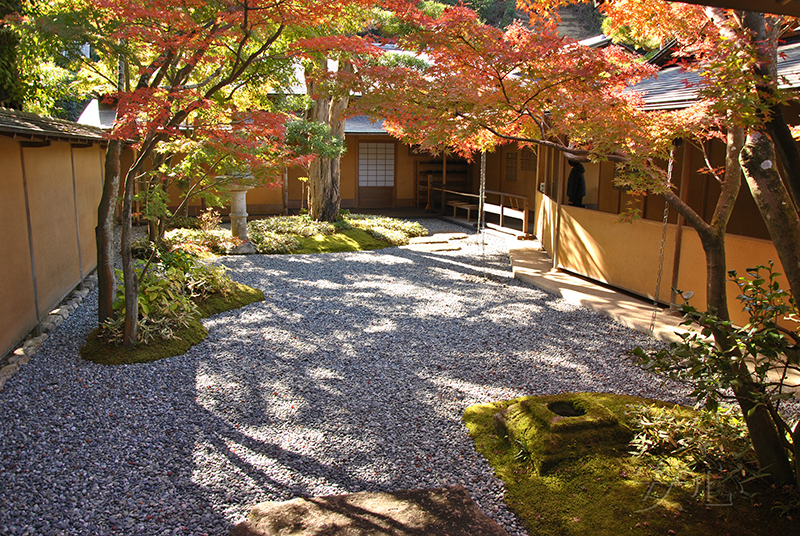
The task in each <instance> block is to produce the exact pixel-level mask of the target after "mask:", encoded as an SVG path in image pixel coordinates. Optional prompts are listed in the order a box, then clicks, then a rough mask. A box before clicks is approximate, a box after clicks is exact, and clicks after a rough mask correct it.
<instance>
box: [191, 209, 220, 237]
mask: <svg viewBox="0 0 800 536" xmlns="http://www.w3.org/2000/svg"><path fill="white" fill-rule="evenodd" d="M197 219H198V220H199V223H200V229H202V230H203V231H206V232H208V231H213V230H215V229H218V228H219V225H220V224H221V223H222V216H220V215H219V212H218V211H217V210H215V209H213V208H209V209H208V210H206V211H205V212H203V213H202V214H200V217H199V218H197Z"/></svg>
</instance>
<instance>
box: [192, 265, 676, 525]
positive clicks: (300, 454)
mask: <svg viewBox="0 0 800 536" xmlns="http://www.w3.org/2000/svg"><path fill="white" fill-rule="evenodd" d="M224 263H225V264H226V265H228V266H229V267H230V268H231V269H232V273H233V274H234V277H235V278H237V279H238V278H242V282H245V283H247V284H249V285H251V286H258V287H259V288H261V289H262V290H264V292H265V295H266V300H265V302H263V303H261V304H254V305H252V306H249V307H247V308H244V309H241V310H238V311H235V312H231V313H227V314H223V315H219V316H217V317H215V318H212V319H210V320H209V321H208V322H207V324H206V325H207V326H208V328H209V332H210V334H209V338H208V339H207V341H206V342H205V343H204V345H205V346H207V348H205V349H203V350H198V355H201V354H202V355H204V356H205V355H213V356H214V357H213V359H208V358H200V359H199V362H198V371H197V382H198V383H197V389H198V398H197V400H198V403H199V404H200V405H201V406H202V407H204V408H205V409H206V410H207V411H209V412H210V413H212V414H214V415H215V416H216V417H218V418H219V419H220V420H221V422H220V427H219V428H218V431H217V433H216V434H215V437H214V438H212V439H209V440H208V448H210V449H211V450H212V451H213V452H207V453H206V455H205V457H201V458H200V459H205V460H209V459H216V460H217V461H215V462H214V463H215V464H217V465H218V466H219V467H220V468H223V473H226V474H227V473H230V472H233V473H239V474H240V475H241V479H239V480H238V481H236V482H235V484H234V485H238V486H242V487H243V489H246V492H245V493H243V494H242V495H241V496H242V497H243V498H245V497H246V498H247V499H248V500H246V501H244V503H245V504H244V505H243V506H251V505H252V504H253V503H255V502H259V501H264V500H285V499H288V498H291V497H295V496H304V495H305V496H312V495H330V494H337V493H349V492H357V491H388V490H396V489H409V488H418V487H433V486H440V485H453V484H461V485H464V486H465V487H466V488H467V489H468V490H470V492H471V494H472V496H473V497H474V498H476V500H477V502H478V503H479V504H482V506H483V507H484V509H485V510H486V511H487V513H492V512H493V509H497V508H498V505H499V503H500V498H501V496H502V495H501V491H500V489H499V484H498V482H497V481H495V479H494V477H492V476H491V470H490V469H489V468H488V466H487V465H485V463H484V461H483V459H482V458H480V457H479V456H477V455H476V454H475V453H474V450H473V449H472V444H471V441H470V440H469V439H468V437H467V436H466V430H465V428H464V426H463V423H462V421H461V414H462V412H463V410H464V408H466V407H467V406H469V405H471V404H474V403H478V402H487V401H490V400H498V399H505V398H513V397H516V396H521V395H523V394H545V393H558V392H565V391H573V390H586V391H614V392H628V393H631V394H648V392H649V390H650V389H651V384H652V382H651V381H648V380H647V376H646V375H644V374H643V373H642V372H641V371H639V370H638V369H636V368H634V367H632V366H631V365H630V364H629V362H628V360H627V359H626V358H624V357H620V355H621V354H622V353H623V352H624V351H625V350H626V349H628V348H630V347H632V346H634V345H636V344H645V343H647V342H648V341H647V338H646V337H644V336H642V335H640V334H638V333H635V332H631V331H630V330H627V329H626V328H623V327H621V326H619V325H616V324H614V323H612V322H611V321H609V320H608V319H606V318H604V317H600V316H598V315H595V314H593V313H591V312H588V311H585V310H581V309H578V308H576V307H573V306H571V305H568V304H566V303H564V302H561V301H560V300H556V299H555V298H554V297H552V296H550V295H547V294H544V293H542V292H540V291H538V290H535V289H532V288H528V287H525V286H523V285H521V284H519V283H517V282H516V281H514V280H512V279H510V274H509V273H508V264H507V258H506V257H505V256H504V255H491V256H487V258H486V261H485V266H486V267H485V270H486V271H487V273H488V275H489V277H490V278H491V279H490V280H489V281H486V280H483V279H482V277H481V276H482V274H483V272H484V267H483V266H482V264H483V262H482V260H481V258H480V257H477V258H476V257H474V256H469V255H459V254H457V253H456V254H453V253H450V254H447V255H435V254H425V253H417V252H412V251H408V250H402V249H387V250H381V251H378V252H361V253H358V254H338V255H336V256H329V255H318V256H292V257H272V258H255V257H250V258H233V259H226V260H225V261H224ZM637 386H640V387H637ZM649 394H651V395H652V394H655V393H654V392H649ZM662 394H663V393H662ZM201 463H206V462H201ZM201 472H207V471H205V470H202V471H201ZM230 485H231V483H230V482H224V481H220V482H219V483H218V484H217V485H215V486H211V488H212V490H211V491H212V493H215V494H223V493H229V486H230ZM499 508H500V509H501V510H503V508H504V507H503V506H499ZM505 515H507V513H506V514H505Z"/></svg>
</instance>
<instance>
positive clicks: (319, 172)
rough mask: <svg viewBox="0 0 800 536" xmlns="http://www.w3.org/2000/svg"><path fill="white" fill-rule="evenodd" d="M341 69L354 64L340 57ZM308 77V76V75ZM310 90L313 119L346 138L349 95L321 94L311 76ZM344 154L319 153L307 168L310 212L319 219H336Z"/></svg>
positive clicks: (349, 69)
mask: <svg viewBox="0 0 800 536" xmlns="http://www.w3.org/2000/svg"><path fill="white" fill-rule="evenodd" d="M317 68H318V69H326V68H327V60H326V59H324V58H323V59H321V60H319V62H318V64H317ZM339 70H340V71H347V72H353V66H352V64H351V63H350V62H347V61H345V60H341V61H340V65H339ZM307 79H309V78H307ZM307 85H308V94H309V95H310V96H311V97H312V99H313V104H312V105H311V109H310V110H309V114H308V118H309V120H310V121H315V122H318V123H323V124H326V125H328V126H329V127H330V132H331V136H334V137H338V138H341V139H344V124H345V120H344V117H343V114H344V111H345V110H346V109H347V106H348V105H349V103H350V98H349V97H348V96H343V97H340V98H337V99H332V98H331V97H329V96H327V95H321V94H319V90H320V88H319V85H318V84H317V83H316V82H313V81H311V80H309V82H308V83H307ZM340 184H341V157H336V158H324V157H321V156H318V157H317V158H316V159H315V160H314V161H313V162H312V163H311V165H310V166H309V169H308V199H309V206H308V215H309V216H310V217H311V219H312V220H316V221H331V222H332V221H336V218H337V217H338V215H339V207H340V206H341V201H342V198H341V192H340Z"/></svg>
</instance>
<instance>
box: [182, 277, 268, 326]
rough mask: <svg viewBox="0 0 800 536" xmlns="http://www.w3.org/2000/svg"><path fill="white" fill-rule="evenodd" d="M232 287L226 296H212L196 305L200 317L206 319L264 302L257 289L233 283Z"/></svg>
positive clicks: (261, 294)
mask: <svg viewBox="0 0 800 536" xmlns="http://www.w3.org/2000/svg"><path fill="white" fill-rule="evenodd" d="M233 285H234V289H233V292H231V293H230V294H229V295H228V296H223V295H221V294H212V295H211V296H209V297H208V299H206V300H204V301H202V302H200V303H198V304H197V308H198V310H199V311H200V316H201V317H202V318H206V317H208V316H211V315H215V314H218V313H223V312H225V311H230V310H231V309H238V308H239V307H244V306H245V305H248V304H251V303H255V302H260V301H263V300H264V293H263V292H262V291H261V290H259V289H256V288H252V287H248V286H247V285H242V284H240V283H237V282H235V281H234V282H233Z"/></svg>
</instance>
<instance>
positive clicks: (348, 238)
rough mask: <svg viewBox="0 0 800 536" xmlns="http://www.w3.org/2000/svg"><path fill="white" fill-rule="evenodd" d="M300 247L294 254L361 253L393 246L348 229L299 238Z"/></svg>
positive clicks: (358, 231) (366, 233)
mask: <svg viewBox="0 0 800 536" xmlns="http://www.w3.org/2000/svg"><path fill="white" fill-rule="evenodd" d="M298 242H299V243H300V247H299V248H298V249H296V250H293V251H292V253H334V252H340V251H361V250H367V249H381V248H385V247H388V246H391V244H390V243H389V242H388V241H385V240H379V239H377V238H375V237H373V236H372V235H370V234H369V233H368V232H366V231H363V230H361V229H347V230H345V231H341V232H338V233H335V234H330V235H323V234H318V235H314V236H311V237H308V238H299V239H298Z"/></svg>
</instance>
